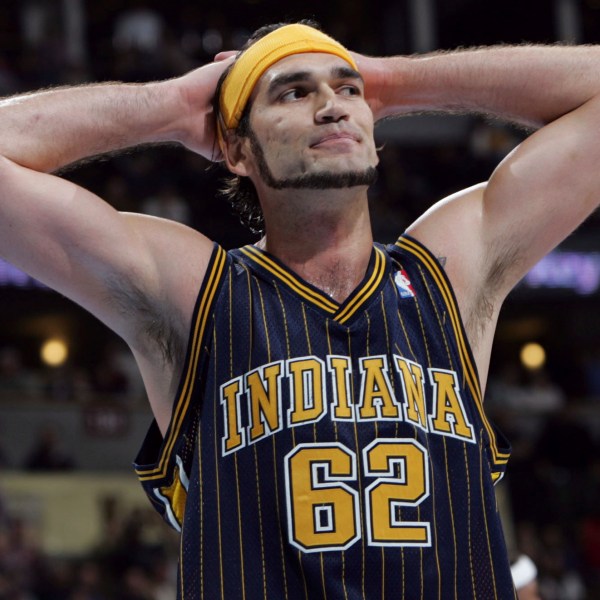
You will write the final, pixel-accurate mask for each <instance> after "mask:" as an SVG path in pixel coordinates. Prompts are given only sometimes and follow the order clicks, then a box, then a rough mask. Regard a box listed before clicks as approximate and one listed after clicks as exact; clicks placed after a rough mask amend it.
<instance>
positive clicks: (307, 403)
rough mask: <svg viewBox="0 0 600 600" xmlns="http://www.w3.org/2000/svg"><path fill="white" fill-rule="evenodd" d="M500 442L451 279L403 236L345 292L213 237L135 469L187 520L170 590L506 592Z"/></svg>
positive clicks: (174, 515) (165, 508)
mask: <svg viewBox="0 0 600 600" xmlns="http://www.w3.org/2000/svg"><path fill="white" fill-rule="evenodd" d="M508 454H509V449H508V446H507V444H506V443H505V442H504V440H503V438H502V436H501V435H500V434H499V433H498V432H497V431H496V430H495V429H494V427H493V426H492V424H491V423H490V422H489V421H488V419H487V418H486V416H485V414H484V411H483V407H482V398H481V391H480V386H479V381H478V376H477V372H476V369H475V364H474V361H473V358H472V355H471V351H470V348H469V345H468V342H467V338H466V336H465V332H464V328H463V324H462V322H461V318H460V315H459V312H458V309H457V304H456V300H455V297H454V294H453V292H452V289H451V287H450V284H449V281H448V279H447V277H446V275H445V273H444V271H443V270H442V269H441V267H440V265H439V263H438V262H437V260H436V259H435V258H434V257H433V255H432V254H431V253H430V252H429V251H428V250H427V249H426V248H425V247H424V246H422V245H421V244H420V243H419V242H417V241H416V240H414V239H413V238H411V237H409V236H402V237H400V239H399V240H398V241H397V242H396V243H395V244H392V245H389V246H385V247H384V246H381V245H378V244H375V245H374V246H373V250H372V255H371V259H370V263H369V266H368V269H367V272H366V274H365V277H364V279H363V281H362V282H361V284H360V285H359V286H358V287H357V288H356V290H354V292H353V293H352V294H351V295H350V296H349V297H348V298H347V299H346V300H345V301H344V302H342V303H338V302H336V301H335V300H333V299H332V298H331V297H329V296H328V295H326V294H325V293H323V292H322V291H320V290H319V289H317V288H316V287H314V286H312V285H310V284H309V283H307V282H306V281H304V280H302V279H301V278H300V277H299V276H298V275H296V274H295V273H294V272H292V271H291V270H290V269H288V268H287V267H286V266H285V265H284V264H282V263H281V262H280V261H278V260H277V258H275V257H274V256H272V255H270V254H269V253H267V252H265V251H263V250H261V249H258V248H256V247H254V246H246V247H243V248H241V249H237V250H233V251H230V252H225V251H224V250H223V249H222V248H220V247H219V246H217V245H215V248H214V251H213V254H212V257H211V261H210V265H209V269H208V273H207V275H206V277H205V280H204V282H203V285H202V288H201V290H200V293H199V296H198V301H197V304H196V308H195V313H194V320H193V328H192V331H191V334H190V341H189V348H188V353H187V358H186V362H185V368H184V371H183V374H182V378H181V383H180V386H179V390H178V393H177V397H176V398H175V403H174V408H173V413H172V419H171V423H170V426H169V429H168V431H167V434H166V436H165V437H164V439H163V438H162V437H161V436H160V434H159V432H158V428H157V427H156V425H155V424H153V426H152V428H151V430H150V431H149V433H148V436H147V438H146V440H145V441H144V444H143V446H142V449H141V451H140V454H139V455H138V458H137V460H136V471H137V474H138V476H139V478H140V481H141V483H142V485H143V487H144V489H145V491H146V493H147V495H148V497H149V498H150V500H151V502H152V503H153V505H154V506H155V507H156V509H157V510H158V511H159V512H160V513H161V515H162V516H163V517H164V518H165V520H166V521H167V522H168V523H170V524H171V525H172V526H173V527H174V528H175V529H177V530H178V531H180V532H181V552H180V566H179V584H178V585H179V591H178V593H179V597H180V598H184V599H186V600H189V599H201V598H206V599H210V600H214V599H225V600H235V599H247V600H258V599H261V600H263V599H272V600H284V599H288V600H317V599H321V598H323V599H325V598H327V599H330V600H334V599H335V600H337V599H348V600H355V599H365V600H367V599H368V600H371V599H373V598H385V599H391V598H394V599H396V598H398V599H411V600H412V599H427V600H431V599H436V598H439V599H455V600H467V599H470V598H478V599H482V600H490V599H496V600H506V599H507V598H515V593H514V588H513V584H512V579H511V575H510V568H509V561H508V557H507V552H506V547H505V542H504V537H503V533H502V528H501V524H500V519H499V515H498V510H497V505H496V500H495V496H494V490H493V485H494V483H495V482H496V481H497V480H498V479H499V478H500V477H501V476H502V474H503V473H504V470H505V466H506V462H507V460H508Z"/></svg>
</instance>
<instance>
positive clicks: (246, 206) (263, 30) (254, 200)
mask: <svg viewBox="0 0 600 600" xmlns="http://www.w3.org/2000/svg"><path fill="white" fill-rule="evenodd" d="M298 23H300V24H302V25H308V26H309V27H313V28H315V29H319V30H320V26H319V24H318V23H316V22H315V21H312V20H310V19H303V20H301V21H298ZM285 25H289V23H275V24H272V25H264V26H263V27H260V28H259V29H257V30H256V31H255V32H254V33H253V34H252V35H251V36H250V37H249V38H248V40H247V41H246V43H245V44H244V46H243V47H242V49H241V50H240V51H239V52H238V54H237V56H236V59H235V60H237V59H238V58H239V57H240V56H241V55H242V54H243V53H244V52H245V51H246V50H247V49H248V48H249V47H250V46H252V44H254V43H256V42H257V41H258V40H260V39H261V38H263V37H265V36H266V35H268V34H269V33H272V32H273V31H275V30H277V29H279V28H280V27H284V26H285ZM232 67H233V64H232V65H230V66H229V67H228V68H227V69H226V70H225V71H224V72H223V73H222V74H221V77H220V78H219V81H218V83H217V87H216V89H215V95H214V96H213V101H212V104H213V113H214V115H215V121H218V119H219V118H220V114H221V108H220V103H219V101H220V98H221V88H222V87H223V82H224V81H225V78H226V77H227V75H228V74H229V72H230V71H231V68H232ZM251 108H252V103H251V102H250V101H248V103H247V104H246V106H245V107H244V112H243V113H242V117H241V119H240V122H239V124H238V126H237V128H236V130H235V133H236V135H238V136H240V137H248V135H249V134H250V109H251ZM219 191H220V193H221V194H222V195H223V196H225V197H226V198H227V199H228V200H229V202H230V203H231V207H232V209H233V212H234V213H236V214H237V215H238V217H239V219H240V221H241V223H242V225H244V226H246V227H248V229H250V231H251V232H252V233H259V234H260V233H263V232H264V227H265V220H264V217H263V212H262V208H261V206H260V202H259V199H258V194H257V193H256V188H255V187H254V184H253V183H252V181H250V178H249V177H241V176H239V175H231V174H230V175H228V176H227V177H226V178H225V179H224V183H223V187H222V188H221V189H220V190H219Z"/></svg>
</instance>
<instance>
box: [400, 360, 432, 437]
mask: <svg viewBox="0 0 600 600" xmlns="http://www.w3.org/2000/svg"><path fill="white" fill-rule="evenodd" d="M395 359H396V367H397V368H398V373H399V374H400V381H401V382H402V388H403V389H404V398H405V400H406V407H405V413H406V420H407V421H410V422H412V423H414V424H415V425H417V426H418V427H421V428H422V429H424V430H425V431H427V412H426V409H425V381H424V377H423V368H422V367H421V365H419V364H417V363H415V362H412V361H410V360H407V359H406V358H403V357H401V356H395Z"/></svg>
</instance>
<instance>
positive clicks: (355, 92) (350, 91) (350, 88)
mask: <svg viewBox="0 0 600 600" xmlns="http://www.w3.org/2000/svg"><path fill="white" fill-rule="evenodd" d="M338 94H341V95H342V96H360V89H359V88H358V87H356V86H355V85H344V86H342V87H341V88H340V89H339V91H338Z"/></svg>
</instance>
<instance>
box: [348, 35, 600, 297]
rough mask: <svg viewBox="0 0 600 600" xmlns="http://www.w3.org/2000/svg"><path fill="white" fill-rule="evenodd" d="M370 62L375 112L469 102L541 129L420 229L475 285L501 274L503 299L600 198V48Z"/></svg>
mask: <svg viewBox="0 0 600 600" xmlns="http://www.w3.org/2000/svg"><path fill="white" fill-rule="evenodd" d="M359 68H360V69H361V72H363V76H364V77H365V80H366V86H367V100H368V101H369V102H370V103H371V106H372V108H373V110H374V114H375V116H376V118H382V117H389V116H392V115H398V114H408V113H411V112H423V111H425V112H442V113H443V112H446V113H447V112H461V113H469V112H470V113H480V114H488V115H492V116H494V117H500V118H503V119H506V120H508V121H511V122H515V123H519V124H521V125H526V126H529V127H532V128H539V129H538V130H537V131H535V133H533V134H532V135H530V136H529V137H528V138H527V139H526V140H525V141H524V142H523V143H522V144H520V145H519V146H518V147H517V148H516V149H515V150H514V151H513V152H512V153H510V154H509V155H508V156H507V157H506V158H505V159H504V160H503V161H502V163H501V164H500V165H499V166H498V167H497V169H496V170H495V172H494V173H493V175H492V177H491V178H490V181H489V182H488V184H487V186H485V185H482V186H478V187H475V188H472V189H470V190H465V191H464V192H462V193H458V194H456V195H455V196H453V197H451V198H449V199H446V200H444V201H442V202H441V203H440V204H439V205H436V206H435V207H434V208H433V209H432V210H430V211H428V212H427V213H426V214H425V215H424V217H423V218H422V219H420V220H419V221H417V223H416V224H415V225H414V226H413V228H411V232H412V233H413V234H415V235H417V237H420V238H424V239H422V241H424V242H425V243H430V245H434V246H438V248H439V252H440V253H443V254H445V255H448V259H449V260H453V261H454V262H455V264H454V267H457V265H456V262H458V264H459V265H461V266H459V267H458V272H457V273H456V276H455V277H456V279H458V282H459V287H460V286H462V287H463V288H465V289H467V290H468V293H467V295H471V296H473V295H474V293H471V291H473V290H475V291H476V289H477V288H479V287H482V286H488V285H489V283H490V278H491V277H494V278H495V281H494V282H493V283H494V295H495V297H496V299H501V298H503V296H504V295H505V294H506V293H508V291H510V289H512V287H513V286H514V285H515V284H516V283H517V281H518V280H519V279H520V278H521V277H522V276H523V275H524V274H525V273H526V272H527V270H528V269H529V268H531V266H533V265H534V264H535V263H536V262H537V261H538V260H539V259H540V258H541V257H542V256H543V255H545V254H546V253H547V252H548V251H550V250H551V249H552V248H553V247H555V246H556V245H557V244H558V243H560V242H561V241H562V240H563V239H564V238H565V237H567V236H568V235H569V234H570V233H571V232H572V231H573V230H574V229H575V228H576V227H577V226H578V225H579V224H580V223H581V222H582V221H583V220H584V219H585V218H586V217H587V216H588V215H589V214H590V213H591V212H593V210H594V209H595V208H596V207H597V206H598V202H599V200H600V168H598V165H600V143H598V132H599V131H600V47H594V46H576V47H566V46H563V47H561V46H517V47H490V48H482V49H475V50H464V51H457V52H445V53H444V52H443V53H436V54H433V55H428V56H422V57H415V58H407V57H394V58H387V59H373V58H365V57H359ZM432 176H435V173H432ZM457 232H460V233H458V235H457ZM434 251H437V248H435V249H434ZM454 255H456V256H454ZM450 268H451V269H452V266H450ZM469 273H474V274H475V275H473V276H471V275H469ZM460 292H461V290H459V293H460Z"/></svg>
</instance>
